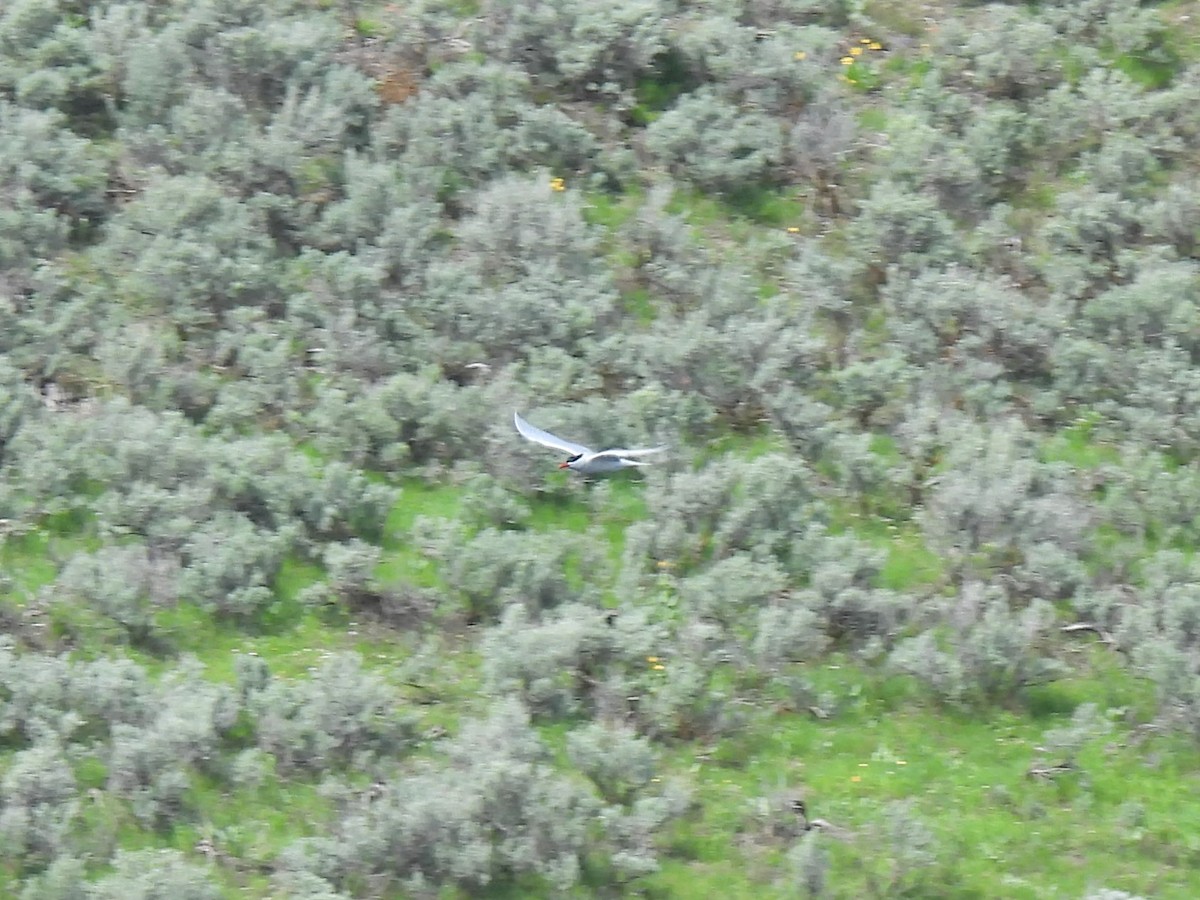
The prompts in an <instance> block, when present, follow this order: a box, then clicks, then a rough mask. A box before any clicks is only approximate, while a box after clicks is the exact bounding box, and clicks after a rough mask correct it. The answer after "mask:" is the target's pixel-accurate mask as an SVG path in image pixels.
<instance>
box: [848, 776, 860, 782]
mask: <svg viewBox="0 0 1200 900" xmlns="http://www.w3.org/2000/svg"><path fill="white" fill-rule="evenodd" d="M850 780H851V781H853V782H856V783H857V782H859V781H862V778H861V777H859V776H858V775H851V776H850Z"/></svg>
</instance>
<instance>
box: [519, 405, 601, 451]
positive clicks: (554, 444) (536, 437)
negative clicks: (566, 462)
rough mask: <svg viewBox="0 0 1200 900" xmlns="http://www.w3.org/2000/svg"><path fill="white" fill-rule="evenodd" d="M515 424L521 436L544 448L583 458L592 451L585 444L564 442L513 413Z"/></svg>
mask: <svg viewBox="0 0 1200 900" xmlns="http://www.w3.org/2000/svg"><path fill="white" fill-rule="evenodd" d="M513 424H515V425H516V426H517V431H519V432H521V436H522V437H524V438H525V439H526V440H530V441H533V442H534V443H535V444H541V445H542V446H543V447H550V448H552V449H554V450H561V451H562V452H563V453H566V454H569V455H570V456H583V455H586V454H588V453H591V452H592V451H591V450H590V449H588V448H587V447H585V446H583V444H575V443H572V442H571V441H564V440H563V439H562V438H560V437H555V436H554V435H552V434H551V433H550V432H548V431H542V429H540V428H537V427H535V426H533V425H530V424H529V423H528V422H526V421H525V420H524V419H522V418H521V416H520V414H519V413H515V412H514V413H513Z"/></svg>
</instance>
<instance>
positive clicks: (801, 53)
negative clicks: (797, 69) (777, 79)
mask: <svg viewBox="0 0 1200 900" xmlns="http://www.w3.org/2000/svg"><path fill="white" fill-rule="evenodd" d="M806 56H808V54H807V53H805V52H804V51H803V50H797V51H796V55H795V56H793V57H792V58H793V59H794V60H796V62H800V60H802V59H804V58H805V57H806Z"/></svg>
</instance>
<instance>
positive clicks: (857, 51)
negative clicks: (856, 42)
mask: <svg viewBox="0 0 1200 900" xmlns="http://www.w3.org/2000/svg"><path fill="white" fill-rule="evenodd" d="M850 55H851V56H862V47H851V48H850Z"/></svg>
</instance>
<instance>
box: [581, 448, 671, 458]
mask: <svg viewBox="0 0 1200 900" xmlns="http://www.w3.org/2000/svg"><path fill="white" fill-rule="evenodd" d="M666 449H667V448H666V447H643V448H641V449H640V450H605V451H604V452H603V453H597V454H596V455H597V456H623V457H626V458H629V459H636V458H637V457H639V456H649V455H650V454H651V453H662V452H663V451H664V450H666Z"/></svg>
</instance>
